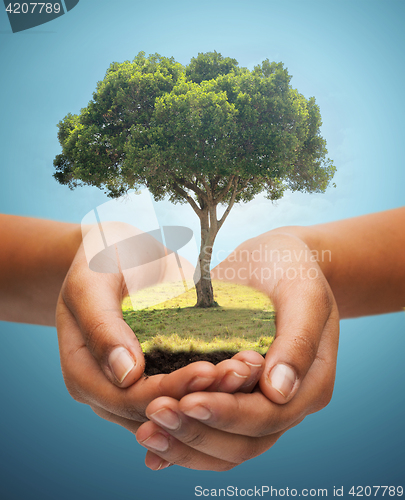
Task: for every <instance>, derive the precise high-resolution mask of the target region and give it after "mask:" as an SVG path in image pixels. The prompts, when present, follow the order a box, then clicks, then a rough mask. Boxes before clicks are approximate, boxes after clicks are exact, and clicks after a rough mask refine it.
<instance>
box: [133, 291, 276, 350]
mask: <svg viewBox="0 0 405 500" xmlns="http://www.w3.org/2000/svg"><path fill="white" fill-rule="evenodd" d="M168 286H171V287H172V286H173V285H160V286H158V287H154V288H150V289H147V290H142V291H141V292H139V293H138V294H137V295H135V296H133V297H132V299H131V300H130V299H126V300H125V301H124V303H123V314H124V319H125V321H126V322H127V323H128V325H129V326H130V327H131V328H132V330H133V331H134V333H135V335H136V336H137V338H138V340H139V341H140V342H141V344H142V348H143V350H144V352H150V351H152V350H154V349H161V350H168V351H172V352H177V351H186V352H210V351H217V350H229V351H242V350H247V349H253V350H255V351H258V352H260V353H261V354H265V353H266V352H267V350H268V348H269V346H270V344H271V342H272V340H273V337H274V334H275V325H274V316H275V313H274V309H273V307H272V304H271V302H270V300H269V299H268V297H267V296H266V295H264V294H262V293H260V292H258V291H257V290H253V289H251V288H248V287H245V286H242V285H235V284H229V283H223V282H214V283H213V287H214V295H215V300H216V301H217V302H218V303H219V304H220V307H214V308H210V309H199V308H195V307H194V304H195V302H196V294H195V289H194V288H193V289H190V290H189V291H188V292H185V293H182V294H180V295H179V296H177V297H175V298H172V299H169V300H166V301H164V302H161V303H159V304H157V302H158V301H159V299H161V298H164V297H167V296H168V295H170V293H171V292H172V291H173V289H170V290H169V293H168V289H167V287H168ZM150 303H155V304H156V305H154V306H151V307H146V308H140V309H138V307H142V306H145V305H146V304H150ZM132 304H136V305H137V308H136V310H134V309H133V307H132Z"/></svg>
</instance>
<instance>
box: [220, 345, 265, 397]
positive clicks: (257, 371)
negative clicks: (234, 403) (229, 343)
mask: <svg viewBox="0 0 405 500" xmlns="http://www.w3.org/2000/svg"><path fill="white" fill-rule="evenodd" d="M232 359H236V360H238V361H242V362H243V363H245V364H246V365H247V366H248V367H249V369H250V375H249V376H248V378H247V379H246V381H245V382H244V383H243V384H242V385H241V386H240V387H239V389H238V392H251V391H252V390H253V389H254V387H255V385H256V384H257V382H258V381H259V379H260V376H261V374H262V372H263V369H264V358H263V356H262V355H261V354H259V353H258V352H256V351H242V352H238V354H236V355H235V356H233V358H232ZM224 392H230V391H224ZM234 392H235V391H234Z"/></svg>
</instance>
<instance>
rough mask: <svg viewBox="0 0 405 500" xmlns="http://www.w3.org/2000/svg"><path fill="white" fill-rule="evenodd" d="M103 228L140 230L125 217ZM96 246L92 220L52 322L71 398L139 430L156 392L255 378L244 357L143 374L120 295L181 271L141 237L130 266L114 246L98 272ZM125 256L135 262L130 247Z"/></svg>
mask: <svg viewBox="0 0 405 500" xmlns="http://www.w3.org/2000/svg"><path fill="white" fill-rule="evenodd" d="M104 230H105V232H106V233H107V234H104V240H105V241H108V240H110V241H111V240H115V241H122V240H125V239H128V238H130V237H131V236H133V235H134V234H135V235H136V234H140V232H139V231H138V230H137V229H135V228H132V227H131V226H127V225H123V224H109V225H107V226H104ZM86 238H87V239H86ZM99 252H100V242H99V231H98V228H97V227H96V228H92V229H91V230H90V231H89V232H88V233H87V234H86V236H85V239H84V242H83V244H82V246H81V247H80V249H79V251H78V252H77V255H76V257H75V259H74V261H73V263H72V266H71V268H70V270H69V273H68V274H67V276H66V279H65V282H64V284H63V287H62V290H61V293H60V296H59V300H58V306H57V314H56V322H57V331H58V338H59V350H60V358H61V366H62V372H63V375H64V379H65V383H66V386H67V388H68V391H69V393H70V394H71V395H72V397H73V398H74V399H76V400H77V401H79V402H82V403H86V404H89V405H90V406H91V407H92V408H93V410H94V411H95V412H96V413H97V414H98V415H100V416H101V417H103V418H105V419H107V420H110V421H112V422H116V423H118V424H120V425H123V426H124V427H126V428H127V429H128V430H130V431H131V432H136V430H137V428H138V427H139V425H140V423H142V422H144V421H145V420H146V416H145V409H146V407H147V406H148V404H149V403H150V402H151V401H152V400H154V399H155V398H157V397H160V396H168V397H171V398H174V399H176V400H180V399H181V398H182V397H183V396H184V395H186V394H188V393H190V392H193V391H203V390H206V389H208V390H222V391H228V392H232V391H236V390H239V389H240V388H241V387H242V386H243V387H246V388H249V387H250V386H251V385H252V384H254V383H256V382H257V379H258V376H259V372H258V370H257V368H255V367H250V366H249V365H248V364H246V363H244V362H243V357H242V360H239V359H237V358H236V359H234V360H228V361H225V362H223V363H221V364H219V365H218V366H217V367H215V366H214V365H212V364H210V363H206V362H198V363H193V364H191V365H189V366H187V367H185V368H183V369H181V370H178V371H176V372H173V373H172V374H169V375H156V376H152V377H144V376H143V371H144V357H143V353H142V350H141V347H140V345H139V342H138V340H137V339H136V337H135V335H134V333H133V332H132V330H131V329H130V327H129V326H128V325H127V324H126V323H125V321H124V319H123V316H122V310H121V303H122V300H123V297H124V296H125V295H126V294H127V293H128V292H129V291H130V292H134V291H137V290H139V289H141V288H144V287H146V286H150V285H153V284H157V283H161V282H164V281H174V280H175V279H176V273H177V274H178V272H179V271H178V267H177V264H176V260H175V259H172V260H170V259H168V258H166V259H163V258H162V257H165V249H164V247H163V246H162V245H161V244H160V243H159V242H157V241H156V240H154V239H153V238H151V239H149V242H148V244H147V245H145V240H143V244H142V246H141V248H138V249H137V255H136V257H137V261H138V265H137V266H136V267H135V268H131V270H130V271H127V272H126V271H122V269H121V266H120V263H121V262H122V261H123V260H124V259H125V258H126V256H125V255H123V254H122V252H123V251H122V245H121V247H120V253H119V255H117V256H116V257H117V258H116V260H115V259H114V252H113V253H112V255H111V254H107V255H106V257H105V260H104V261H100V260H99V262H98V271H99V272H95V271H94V270H92V269H91V268H90V267H89V262H91V259H92V258H93V256H94V255H98V254H99ZM130 257H131V259H132V263H133V255H131V256H130ZM173 257H174V256H173ZM171 263H172V264H173V266H172V265H171ZM103 266H104V271H112V272H102V271H103ZM182 268H183V273H184V274H183V276H184V275H185V277H186V278H187V277H189V276H192V273H193V269H192V267H191V266H190V265H189V264H188V263H187V262H185V261H183V262H182ZM100 271H101V272H100ZM114 271H115V272H114ZM242 390H244V389H243V388H242Z"/></svg>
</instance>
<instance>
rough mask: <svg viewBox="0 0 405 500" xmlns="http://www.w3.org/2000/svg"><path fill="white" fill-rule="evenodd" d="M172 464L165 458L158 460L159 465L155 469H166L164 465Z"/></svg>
mask: <svg viewBox="0 0 405 500" xmlns="http://www.w3.org/2000/svg"><path fill="white" fill-rule="evenodd" d="M171 465H172V464H171V463H170V462H167V461H166V460H162V461H161V462H160V465H159V467H158V468H157V469H155V470H162V469H166V467H170V466H171Z"/></svg>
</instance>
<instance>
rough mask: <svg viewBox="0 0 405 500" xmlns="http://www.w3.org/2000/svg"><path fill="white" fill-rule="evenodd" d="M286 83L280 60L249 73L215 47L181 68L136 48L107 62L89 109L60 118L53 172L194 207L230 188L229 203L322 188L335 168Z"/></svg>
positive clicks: (314, 114)
mask: <svg viewBox="0 0 405 500" xmlns="http://www.w3.org/2000/svg"><path fill="white" fill-rule="evenodd" d="M290 80H291V76H290V75H289V74H288V71H287V69H285V68H284V66H283V64H282V63H275V62H270V61H269V60H268V59H267V60H265V61H264V62H263V63H262V64H261V65H258V66H256V67H255V68H254V69H253V71H249V70H248V69H247V68H240V67H239V66H238V63H237V61H236V60H235V59H232V58H229V57H227V58H225V57H223V56H222V55H221V54H219V53H217V52H209V53H206V54H202V53H200V54H198V56H197V57H196V58H193V59H192V60H191V61H190V64H189V65H188V66H186V67H184V66H182V65H181V64H179V63H177V62H176V61H175V60H174V59H173V58H167V57H163V56H160V55H159V54H153V55H150V56H148V57H146V56H145V54H144V53H143V52H140V53H139V54H138V55H137V56H136V57H135V59H134V60H133V61H132V62H130V61H125V62H123V63H112V64H111V65H110V67H109V69H108V70H107V73H106V76H105V78H104V79H103V80H102V81H101V82H99V83H98V84H97V88H96V91H95V92H94V94H93V99H92V100H91V101H90V102H89V104H88V105H87V107H86V108H84V109H82V110H81V112H80V113H79V114H78V115H72V114H70V113H69V114H68V115H67V116H66V117H65V118H64V120H62V121H61V122H60V123H59V125H58V128H59V132H58V138H59V142H60V144H61V146H62V154H61V155H58V156H57V157H56V158H55V161H54V165H55V168H56V173H55V174H54V177H55V178H56V179H57V180H58V181H59V182H60V183H62V184H67V185H68V186H69V187H71V188H74V187H76V186H78V185H79V184H89V185H94V186H97V187H99V188H101V189H104V190H105V192H106V193H107V194H108V195H109V196H112V197H115V196H120V195H121V194H122V193H123V192H125V191H126V190H128V189H132V188H137V187H139V186H140V185H146V186H147V187H148V188H149V189H150V191H151V193H152V194H153V195H154V196H155V198H156V199H161V198H163V197H164V196H166V195H169V197H170V199H171V200H172V201H181V202H184V201H185V200H186V199H187V196H188V198H189V195H190V194H191V195H193V196H194V197H195V198H196V202H197V203H198V204H199V206H200V207H202V206H203V205H204V203H206V202H204V196H205V199H206V200H208V198H210V199H211V200H219V201H218V203H228V202H229V200H231V199H232V193H233V192H234V191H235V190H236V191H235V196H234V201H248V200H250V199H252V198H253V197H254V196H255V195H256V194H257V193H259V192H260V191H265V192H266V193H267V195H268V197H269V198H270V199H278V198H280V197H281V196H282V194H283V192H284V191H285V189H291V190H299V191H306V192H323V191H324V190H325V189H326V188H327V186H328V185H329V183H330V180H331V179H332V177H333V174H334V172H335V167H334V166H333V163H332V162H331V161H330V160H328V159H326V155H327V150H326V142H325V140H324V139H323V138H322V137H321V135H320V126H321V117H320V112H319V108H318V106H317V105H316V103H315V99H314V98H310V99H306V98H305V97H304V96H302V95H301V94H300V93H299V92H298V91H297V90H295V89H292V88H291V86H290ZM190 186H191V187H190ZM235 186H236V187H235ZM179 188H180V189H179ZM224 191H226V192H225V194H224ZM204 193H205V194H204ZM203 194H204V196H203ZM188 201H190V200H189V199H188Z"/></svg>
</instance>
